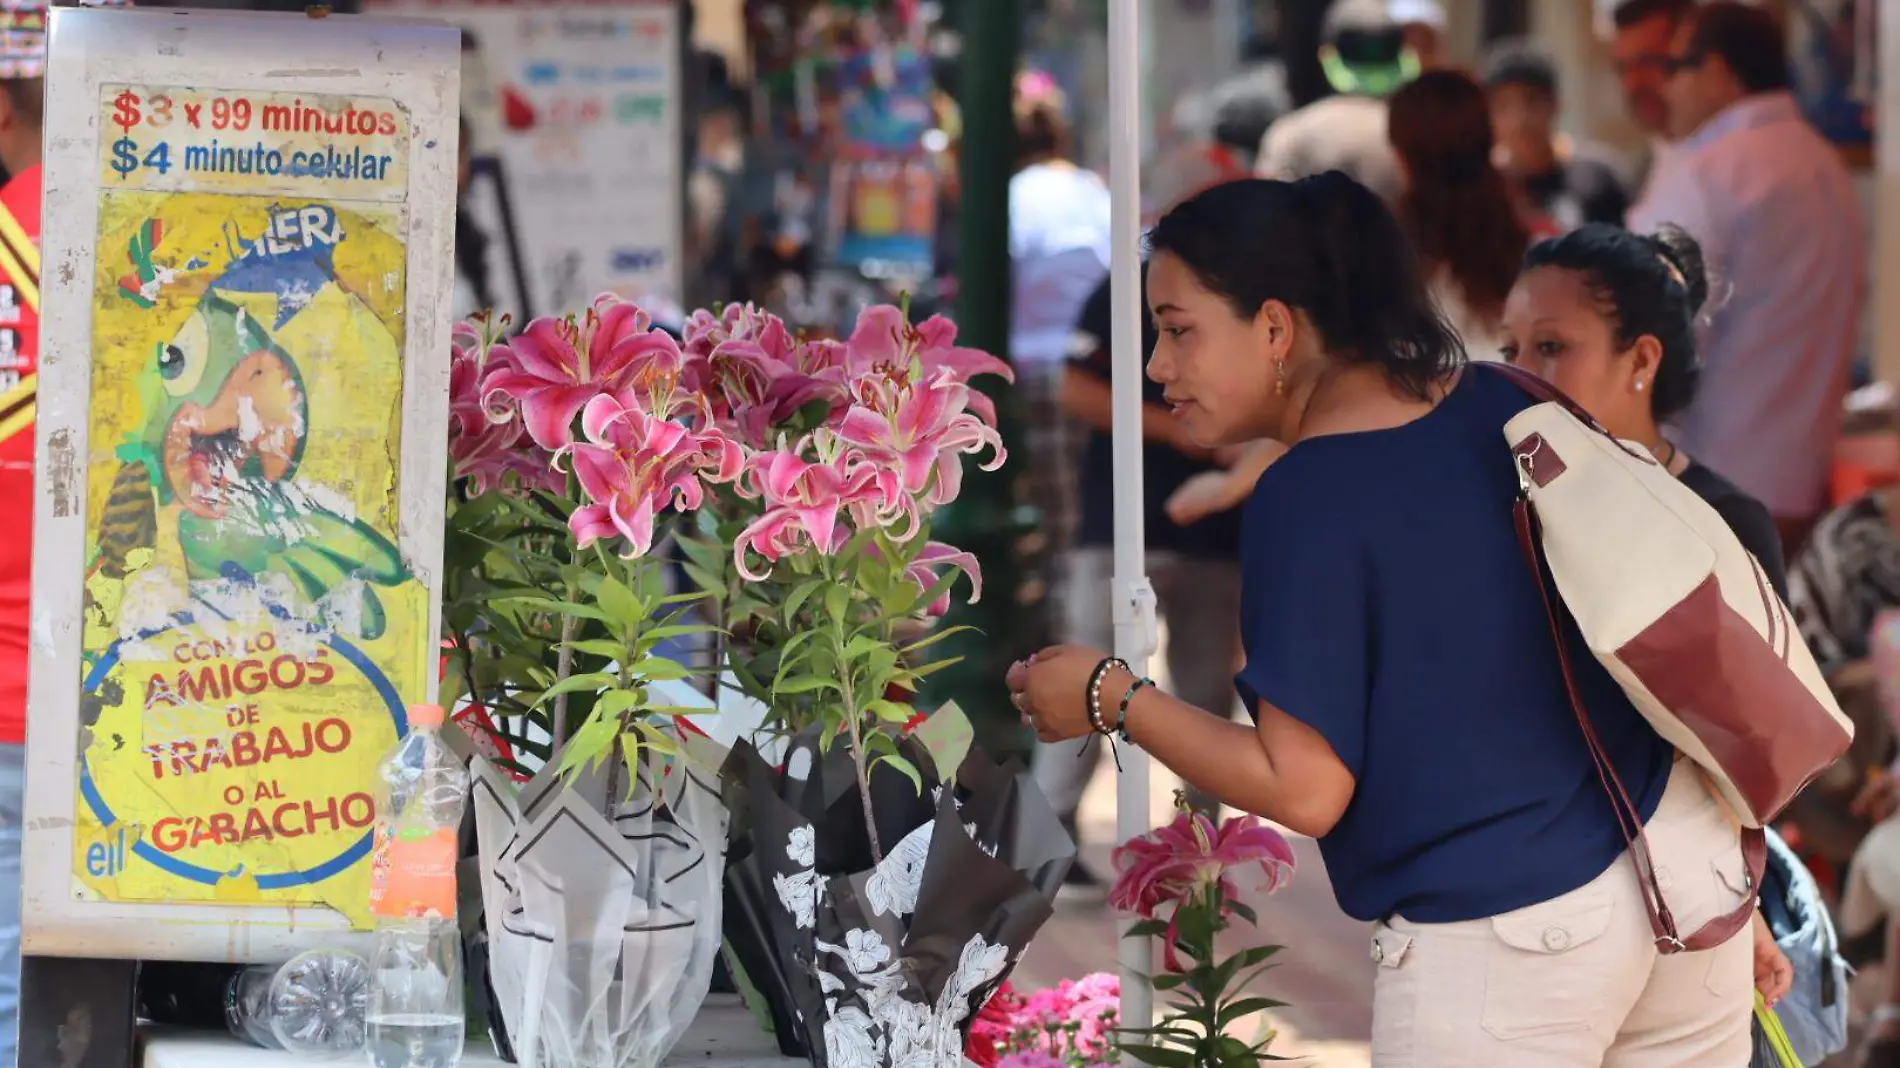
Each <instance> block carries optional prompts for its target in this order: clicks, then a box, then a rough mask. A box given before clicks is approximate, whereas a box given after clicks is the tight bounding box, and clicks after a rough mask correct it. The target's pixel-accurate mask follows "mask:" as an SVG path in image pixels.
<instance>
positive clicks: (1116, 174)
mask: <svg viewBox="0 0 1900 1068" xmlns="http://www.w3.org/2000/svg"><path fill="white" fill-rule="evenodd" d="M1142 120H1143V108H1142V100H1141V7H1140V0H1109V4H1108V179H1109V192H1110V196H1111V198H1112V201H1113V205H1114V208H1113V216H1112V225H1113V230H1114V245H1113V248H1114V259H1113V263H1112V267H1111V271H1112V277H1113V280H1114V281H1113V287H1112V288H1113V292H1114V298H1115V300H1114V321H1113V324H1114V326H1113V331H1112V332H1111V334H1110V343H1111V354H1112V358H1113V364H1114V397H1115V405H1114V412H1115V433H1114V443H1115V446H1114V456H1115V578H1114V590H1115V654H1116V655H1117V656H1119V657H1121V658H1122V659H1123V660H1126V661H1128V663H1129V665H1130V666H1131V667H1133V668H1134V670H1135V671H1136V672H1137V673H1138V674H1144V675H1145V674H1146V673H1147V665H1148V658H1149V657H1150V656H1151V655H1152V654H1153V652H1154V645H1155V629H1154V591H1153V590H1152V589H1150V588H1149V586H1148V575H1147V562H1146V560H1147V552H1146V547H1147V546H1146V533H1145V532H1144V531H1143V530H1142V513H1143V507H1142V486H1141V446H1142V441H1141V375H1142V363H1143V358H1144V356H1145V354H1144V353H1143V352H1142V351H1141V306H1140V304H1139V301H1140V300H1141V299H1142V294H1141V247H1140V242H1141V131H1142V125H1143V122H1142ZM1107 696H1108V695H1106V694H1104V695H1103V697H1104V698H1105V699H1106V698H1107ZM1117 700H1119V697H1118V698H1117ZM1121 764H1122V771H1121V778H1120V780H1119V781H1118V782H1117V783H1116V790H1115V829H1116V837H1117V838H1118V839H1119V840H1120V841H1124V842H1125V841H1127V840H1128V839H1130V838H1132V837H1134V836H1136V835H1139V834H1146V833H1147V832H1148V830H1149V829H1150V828H1149V819H1148V754H1146V753H1144V752H1141V751H1140V750H1137V749H1135V748H1134V747H1133V746H1127V747H1124V752H1123V753H1122V754H1121ZM1121 935H1122V937H1121V972H1122V1005H1121V1025H1122V1026H1123V1027H1146V1026H1148V1024H1149V1022H1150V1021H1151V1020H1152V1019H1153V1014H1154V1003H1153V1002H1154V999H1153V997H1152V995H1151V993H1150V991H1149V989H1148V980H1147V976H1148V974H1149V973H1150V972H1151V971H1152V969H1153V963H1152V962H1153V947H1152V945H1151V944H1150V942H1149V940H1148V939H1146V938H1130V937H1128V933H1127V924H1126V922H1124V923H1123V926H1122V929H1121ZM1126 1063H1127V1064H1129V1065H1133V1064H1135V1063H1137V1062H1135V1061H1134V1060H1133V1059H1128V1060H1127V1061H1126Z"/></svg>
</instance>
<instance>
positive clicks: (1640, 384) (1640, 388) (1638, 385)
mask: <svg viewBox="0 0 1900 1068" xmlns="http://www.w3.org/2000/svg"><path fill="white" fill-rule="evenodd" d="M1648 384H1649V383H1647V382H1638V383H1636V392H1638V393H1641V392H1642V391H1643V387H1644V386H1646V385H1648Z"/></svg>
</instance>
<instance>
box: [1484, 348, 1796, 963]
mask: <svg viewBox="0 0 1900 1068" xmlns="http://www.w3.org/2000/svg"><path fill="white" fill-rule="evenodd" d="M1512 370H1513V371H1514V372H1515V373H1516V374H1522V373H1523V372H1520V371H1516V369H1515V368H1513V369H1512ZM1553 392H1554V391H1553ZM1515 512H1516V521H1517V540H1518V544H1519V546H1520V547H1522V549H1523V550H1524V558H1525V559H1526V560H1527V561H1529V563H1530V567H1531V575H1532V576H1533V577H1534V578H1535V579H1536V581H1537V592H1538V594H1539V595H1540V596H1541V597H1542V598H1543V600H1544V616H1545V619H1546V620H1547V621H1548V622H1549V624H1550V636H1551V638H1552V639H1553V640H1554V641H1555V642H1556V644H1557V663H1558V665H1559V667H1561V668H1562V670H1563V678H1564V691H1565V694H1566V696H1568V697H1569V699H1570V708H1571V711H1573V712H1575V713H1576V715H1577V725H1578V726H1579V727H1582V728H1583V740H1584V743H1585V744H1586V745H1588V746H1589V748H1590V760H1591V761H1592V762H1593V763H1594V764H1595V765H1596V770H1597V778H1598V780H1599V781H1601V782H1602V783H1603V790H1604V792H1605V793H1607V794H1608V795H1609V797H1610V807H1611V808H1613V809H1615V810H1616V822H1617V824H1618V825H1619V826H1620V827H1621V828H1622V831H1623V841H1624V842H1625V843H1627V844H1628V846H1629V854H1630V861H1631V863H1633V864H1634V865H1635V866H1636V877H1637V879H1638V881H1639V882H1640V884H1641V887H1642V891H1643V904H1644V906H1646V907H1647V908H1648V910H1649V926H1650V930H1652V931H1653V932H1654V933H1655V936H1656V950H1657V952H1659V953H1663V954H1665V955H1667V954H1671V953H1681V952H1685V951H1686V952H1691V953H1693V952H1696V951H1699V950H1704V949H1713V948H1715V947H1716V946H1719V945H1721V944H1722V943H1724V942H1727V941H1728V940H1729V939H1730V938H1731V937H1733V936H1734V935H1735V934H1736V933H1737V932H1739V931H1740V930H1741V929H1742V928H1744V927H1746V926H1748V924H1749V921H1751V920H1752V919H1754V916H1755V907H1756V901H1757V899H1758V897H1759V895H1760V893H1761V879H1762V872H1763V870H1764V869H1765V868H1766V867H1767V864H1768V839H1767V836H1766V835H1765V834H1763V833H1762V831H1761V829H1760V828H1753V829H1747V830H1744V831H1743V832H1742V860H1743V863H1744V865H1745V866H1746V868H1747V872H1748V876H1747V878H1748V899H1747V900H1746V901H1744V902H1742V904H1741V906H1740V907H1738V908H1737V909H1736V910H1735V911H1734V912H1731V913H1729V914H1728V915H1726V916H1717V917H1716V918H1715V919H1712V920H1710V921H1709V922H1708V923H1706V924H1704V925H1703V926H1702V929H1701V930H1699V931H1694V932H1692V933H1690V934H1689V935H1688V936H1687V937H1684V936H1683V935H1682V934H1681V932H1680V931H1678V930H1677V929H1676V918H1675V916H1674V915H1672V914H1671V913H1670V911H1669V903H1668V902H1666V901H1664V900H1663V892H1662V884H1661V882H1660V881H1659V880H1658V879H1657V877H1656V865H1655V863H1654V861H1653V859H1652V858H1651V857H1650V853H1649V838H1648V836H1647V835H1646V834H1644V833H1643V817H1642V812H1641V811H1640V810H1639V809H1638V808H1637V807H1636V802H1634V801H1632V800H1631V799H1630V795H1629V791H1628V790H1627V789H1625V788H1624V786H1623V780H1622V778H1621V777H1620V776H1618V775H1617V773H1616V767H1615V765H1613V764H1612V763H1611V762H1610V757H1609V754H1608V753H1606V752H1605V751H1604V749H1603V743H1602V742H1601V741H1600V740H1598V738H1597V732H1596V728H1595V727H1594V726H1593V725H1592V724H1591V723H1590V713H1589V711H1588V710H1587V709H1586V708H1585V707H1584V703H1583V690H1582V689H1581V688H1580V687H1578V685H1577V677H1576V672H1575V670H1574V668H1573V667H1572V664H1571V659H1570V640H1569V638H1568V637H1567V636H1566V635H1565V632H1564V625H1563V617H1562V616H1561V615H1559V614H1558V612H1557V599H1556V598H1555V597H1554V596H1553V595H1552V593H1551V583H1550V576H1549V574H1548V573H1547V571H1546V568H1545V567H1544V555H1543V552H1542V551H1541V550H1540V549H1539V548H1538V545H1537V535H1538V529H1539V524H1538V521H1537V514H1536V512H1535V510H1534V509H1533V507H1532V505H1531V502H1530V498H1529V497H1528V496H1525V495H1524V494H1519V496H1518V499H1517V505H1516V509H1515Z"/></svg>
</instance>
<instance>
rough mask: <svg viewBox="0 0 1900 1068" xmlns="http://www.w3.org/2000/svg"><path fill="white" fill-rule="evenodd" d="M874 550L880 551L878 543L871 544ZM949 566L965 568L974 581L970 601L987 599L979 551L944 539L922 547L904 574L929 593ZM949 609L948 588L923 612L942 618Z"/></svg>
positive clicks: (920, 588) (927, 616)
mask: <svg viewBox="0 0 1900 1068" xmlns="http://www.w3.org/2000/svg"><path fill="white" fill-rule="evenodd" d="M898 540H903V539H898ZM870 551H871V552H872V553H876V551H877V549H876V546H871V547H870ZM946 568H951V569H955V570H957V571H961V572H963V574H964V576H965V577H966V578H968V579H969V580H970V600H969V603H970V604H975V603H976V602H978V601H980V600H982V599H983V569H982V568H981V567H980V566H979V565H978V564H977V560H976V556H975V554H973V553H967V552H964V551H963V550H962V549H959V548H957V547H956V546H954V545H946V544H944V543H943V542H940V541H933V542H929V543H928V544H926V545H925V546H924V547H923V548H922V549H919V550H918V552H917V555H916V556H915V557H913V558H912V559H911V562H910V566H908V567H906V568H905V569H904V577H905V578H906V579H908V580H909V581H910V582H912V583H913V584H915V585H916V587H917V592H918V593H928V592H929V591H930V588H931V587H932V586H935V585H936V584H937V580H939V579H941V578H943V574H944V569H946ZM949 611H950V590H949V589H945V590H944V591H943V593H942V594H941V595H939V596H938V597H937V599H936V600H934V601H932V602H931V603H930V604H927V605H925V606H923V608H922V610H921V614H922V615H923V616H924V617H926V618H928V619H941V618H943V616H944V615H945V614H946V613H948V612H949Z"/></svg>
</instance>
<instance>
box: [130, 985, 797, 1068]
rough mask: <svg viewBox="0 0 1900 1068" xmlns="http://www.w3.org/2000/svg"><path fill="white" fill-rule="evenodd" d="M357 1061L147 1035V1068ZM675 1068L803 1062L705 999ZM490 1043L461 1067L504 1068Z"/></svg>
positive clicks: (198, 1035)
mask: <svg viewBox="0 0 1900 1068" xmlns="http://www.w3.org/2000/svg"><path fill="white" fill-rule="evenodd" d="M357 1063H359V1061H358V1060H356V1059H349V1060H343V1061H313V1060H310V1059H308V1058H304V1057H294V1056H292V1055H290V1054H288V1053H272V1052H268V1051H266V1050H261V1049H257V1048H255V1047H253V1046H247V1045H245V1044H243V1043H241V1042H239V1041H238V1040H237V1039H235V1038H232V1037H230V1036H229V1035H221V1034H211V1033H205V1032H178V1031H166V1032H153V1033H152V1034H150V1035H148V1036H147V1040H146V1045H145V1061H144V1065H143V1068H310V1066H313V1065H319V1064H344V1065H355V1064H357ZM666 1063H667V1065H669V1066H671V1068H792V1066H794V1065H802V1064H804V1063H805V1062H804V1061H802V1060H792V1059H788V1058H786V1057H783V1056H780V1055H779V1052H778V1044H777V1043H776V1042H774V1041H773V1040H772V1037H771V1036H770V1035H767V1034H764V1033H762V1032H760V1030H759V1026H758V1024H757V1023H756V1022H754V1020H753V1019H752V1016H751V1014H750V1013H748V1012H746V1011H745V1007H744V1006H742V1005H740V1004H739V1001H738V999H737V998H735V997H732V996H730V995H725V996H720V995H715V996H713V997H709V998H707V999H706V1005H705V1007H704V1008H702V1009H701V1010H700V1011H699V1018H698V1019H697V1020H695V1021H693V1027H692V1030H690V1031H688V1032H687V1033H686V1037H685V1038H684V1039H682V1040H681V1041H680V1044H679V1046H678V1048H676V1049H674V1050H673V1055H672V1056H671V1057H669V1058H667V1060H666ZM502 1065H503V1062H502V1061H501V1060H500V1059H499V1058H497V1057H496V1056H495V1054H494V1051H493V1048H492V1047H490V1046H489V1044H488V1041H487V1040H486V1039H471V1040H470V1042H469V1046H468V1051H467V1052H466V1053H464V1054H463V1055H462V1064H461V1068H502Z"/></svg>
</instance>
